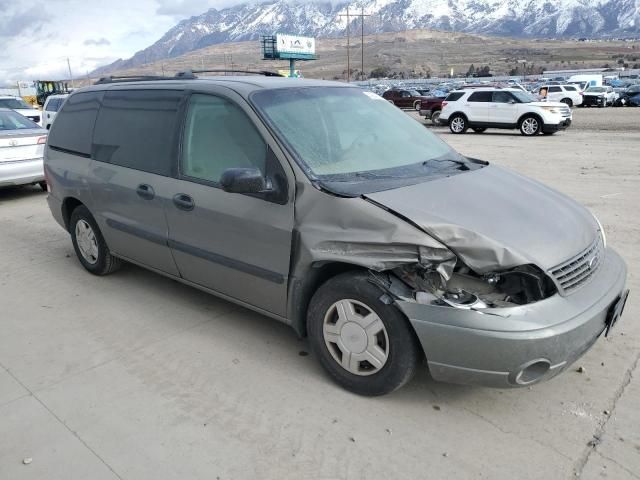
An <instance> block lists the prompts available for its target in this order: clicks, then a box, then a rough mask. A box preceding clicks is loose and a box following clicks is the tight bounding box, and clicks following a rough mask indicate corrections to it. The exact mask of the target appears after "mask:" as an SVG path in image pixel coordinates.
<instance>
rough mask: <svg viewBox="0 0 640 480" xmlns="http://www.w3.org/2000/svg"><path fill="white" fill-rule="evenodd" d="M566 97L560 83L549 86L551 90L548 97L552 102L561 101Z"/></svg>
mask: <svg viewBox="0 0 640 480" xmlns="http://www.w3.org/2000/svg"><path fill="white" fill-rule="evenodd" d="M563 98H564V91H563V90H562V87H560V86H559V85H551V86H549V92H548V93H547V99H548V100H549V101H550V102H559V101H560V100H562V99H563Z"/></svg>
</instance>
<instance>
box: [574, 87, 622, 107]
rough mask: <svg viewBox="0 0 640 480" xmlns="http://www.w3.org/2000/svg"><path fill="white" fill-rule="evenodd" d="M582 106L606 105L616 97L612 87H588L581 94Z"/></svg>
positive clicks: (611, 103) (613, 101)
mask: <svg viewBox="0 0 640 480" xmlns="http://www.w3.org/2000/svg"><path fill="white" fill-rule="evenodd" d="M582 99H583V100H582V106H583V107H607V106H610V105H613V104H614V103H615V101H616V99H617V95H616V92H614V91H613V87H588V88H587V89H586V90H585V91H584V93H583V95H582Z"/></svg>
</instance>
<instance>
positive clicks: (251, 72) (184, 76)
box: [175, 69, 284, 79]
mask: <svg viewBox="0 0 640 480" xmlns="http://www.w3.org/2000/svg"><path fill="white" fill-rule="evenodd" d="M196 73H246V74H249V75H263V76H265V77H283V76H284V75H280V74H279V73H276V72H270V71H268V70H230V69H213V70H185V71H183V72H178V73H176V76H175V78H182V79H193V78H198V77H196V75H195V74H196Z"/></svg>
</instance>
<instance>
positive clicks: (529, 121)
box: [520, 115, 542, 137]
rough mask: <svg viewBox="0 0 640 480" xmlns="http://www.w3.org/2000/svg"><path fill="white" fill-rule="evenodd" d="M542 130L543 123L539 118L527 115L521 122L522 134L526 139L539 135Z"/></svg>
mask: <svg viewBox="0 0 640 480" xmlns="http://www.w3.org/2000/svg"><path fill="white" fill-rule="evenodd" d="M540 130H542V122H540V120H539V119H538V117H534V116H533V115H527V116H526V117H524V118H523V119H522V120H521V121H520V133H521V134H522V135H524V136H525V137H533V136H535V135H538V134H539V133H540Z"/></svg>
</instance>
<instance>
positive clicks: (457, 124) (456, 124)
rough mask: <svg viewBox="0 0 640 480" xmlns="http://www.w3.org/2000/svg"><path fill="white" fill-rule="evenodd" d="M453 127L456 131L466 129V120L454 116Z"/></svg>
mask: <svg viewBox="0 0 640 480" xmlns="http://www.w3.org/2000/svg"><path fill="white" fill-rule="evenodd" d="M451 129H452V130H453V131H454V132H456V133H458V132H461V131H462V130H464V120H463V119H462V118H460V117H456V118H454V119H453V121H452V122H451Z"/></svg>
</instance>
